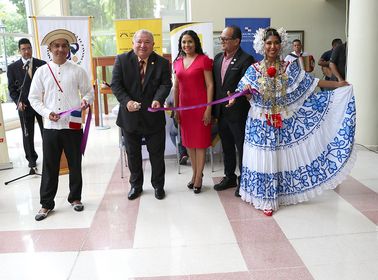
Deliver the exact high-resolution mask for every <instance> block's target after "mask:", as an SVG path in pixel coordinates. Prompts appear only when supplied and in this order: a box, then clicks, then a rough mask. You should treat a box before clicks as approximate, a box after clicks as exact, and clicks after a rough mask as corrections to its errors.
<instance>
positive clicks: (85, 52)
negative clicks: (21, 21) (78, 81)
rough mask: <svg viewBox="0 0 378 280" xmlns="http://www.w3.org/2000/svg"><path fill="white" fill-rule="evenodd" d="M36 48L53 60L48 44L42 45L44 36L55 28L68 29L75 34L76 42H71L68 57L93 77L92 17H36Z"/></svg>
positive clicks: (40, 54)
mask: <svg viewBox="0 0 378 280" xmlns="http://www.w3.org/2000/svg"><path fill="white" fill-rule="evenodd" d="M34 22H35V32H36V45H37V46H36V47H37V48H36V49H37V50H38V56H39V57H40V58H41V59H43V60H45V61H51V60H52V57H51V53H50V52H49V51H48V50H47V46H41V45H40V44H41V42H42V39H43V37H45V35H46V34H47V33H49V32H50V31H53V30H55V29H61V28H63V29H67V30H69V31H71V32H72V33H74V34H75V36H76V38H77V43H76V44H71V52H70V53H69V54H68V56H69V57H68V59H69V60H71V61H72V62H74V63H76V64H78V65H80V66H81V67H83V68H84V69H85V70H86V71H87V73H88V76H89V77H92V51H91V30H90V17H35V18H34Z"/></svg>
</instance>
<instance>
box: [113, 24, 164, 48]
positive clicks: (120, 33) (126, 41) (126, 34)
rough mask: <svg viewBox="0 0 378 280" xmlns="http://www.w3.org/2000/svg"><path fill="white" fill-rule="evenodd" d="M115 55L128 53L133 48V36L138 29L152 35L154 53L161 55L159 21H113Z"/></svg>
mask: <svg viewBox="0 0 378 280" xmlns="http://www.w3.org/2000/svg"><path fill="white" fill-rule="evenodd" d="M114 24H115V31H116V45H117V54H121V53H124V52H129V51H131V50H132V48H133V36H134V34H135V32H136V31H138V30H140V29H147V30H149V31H151V32H152V34H153V35H154V41H155V46H154V51H155V52H156V53H158V54H160V55H162V54H163V31H162V30H163V26H162V20H161V18H159V19H130V20H115V21H114Z"/></svg>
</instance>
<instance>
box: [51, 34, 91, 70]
mask: <svg viewBox="0 0 378 280" xmlns="http://www.w3.org/2000/svg"><path fill="white" fill-rule="evenodd" d="M74 34H75V33H74ZM75 36H76V41H77V43H73V44H71V45H70V52H69V53H68V54H67V59H68V60H71V61H72V62H74V63H76V64H78V65H81V64H82V63H83V61H84V57H85V52H86V49H85V45H84V43H83V40H82V39H81V38H80V37H79V36H77V34H75ZM46 52H47V57H48V58H49V59H50V60H52V57H51V54H50V52H49V50H48V49H46Z"/></svg>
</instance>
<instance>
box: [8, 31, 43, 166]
mask: <svg viewBox="0 0 378 280" xmlns="http://www.w3.org/2000/svg"><path fill="white" fill-rule="evenodd" d="M18 50H19V52H20V54H21V58H20V59H19V60H17V61H16V62H14V63H12V64H10V65H9V66H8V71H7V76H8V89H9V95H10V97H11V98H12V100H13V101H14V102H15V103H16V105H17V110H18V115H19V117H20V122H21V128H22V140H23V144H24V150H25V157H26V159H27V160H28V162H29V167H31V168H34V167H36V166H37V164H36V161H37V158H38V155H37V153H36V151H35V149H34V123H35V119H37V121H38V124H39V128H40V130H41V134H42V130H43V122H42V117H41V116H40V115H39V114H38V113H36V112H35V111H34V109H33V108H32V107H31V106H30V103H29V100H28V96H29V90H30V85H31V82H32V78H33V75H34V73H35V71H36V70H37V68H38V67H40V66H42V65H43V64H45V63H46V62H45V61H43V60H39V59H37V58H34V57H32V53H33V50H32V46H31V44H30V41H29V40H28V39H26V38H22V39H20V40H19V41H18Z"/></svg>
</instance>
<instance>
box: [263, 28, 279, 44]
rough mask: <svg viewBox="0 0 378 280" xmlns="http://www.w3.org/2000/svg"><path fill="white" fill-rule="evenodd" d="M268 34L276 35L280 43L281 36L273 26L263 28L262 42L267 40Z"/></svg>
mask: <svg viewBox="0 0 378 280" xmlns="http://www.w3.org/2000/svg"><path fill="white" fill-rule="evenodd" d="M270 36H276V37H277V38H278V40H279V42H280V43H282V40H281V36H280V34H278V32H277V30H276V29H274V28H267V29H266V30H265V35H264V42H265V41H266V40H268V38H269V37H270Z"/></svg>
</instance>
